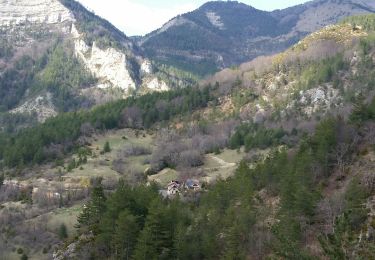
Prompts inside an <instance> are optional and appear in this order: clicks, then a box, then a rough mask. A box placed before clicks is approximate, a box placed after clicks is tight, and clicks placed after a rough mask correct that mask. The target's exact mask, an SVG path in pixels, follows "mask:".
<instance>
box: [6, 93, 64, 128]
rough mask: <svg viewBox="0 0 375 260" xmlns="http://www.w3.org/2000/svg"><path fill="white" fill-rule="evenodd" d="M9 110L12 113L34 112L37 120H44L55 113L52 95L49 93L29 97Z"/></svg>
mask: <svg viewBox="0 0 375 260" xmlns="http://www.w3.org/2000/svg"><path fill="white" fill-rule="evenodd" d="M10 112H11V113H14V114H17V113H21V114H28V113H36V115H37V117H38V121H39V122H44V121H46V119H48V118H49V117H53V116H56V115H57V112H56V109H55V107H54V105H53V103H52V95H51V94H50V93H47V94H46V95H43V96H42V95H40V96H37V97H36V98H34V99H30V100H28V101H26V102H25V103H24V104H22V105H21V106H19V107H17V108H15V109H13V110H12V111H10Z"/></svg>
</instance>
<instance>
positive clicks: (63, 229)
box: [58, 223, 68, 240]
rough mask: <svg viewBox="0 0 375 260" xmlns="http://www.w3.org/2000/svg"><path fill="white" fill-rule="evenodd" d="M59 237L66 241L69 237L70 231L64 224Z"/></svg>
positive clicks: (61, 226) (60, 228)
mask: <svg viewBox="0 0 375 260" xmlns="http://www.w3.org/2000/svg"><path fill="white" fill-rule="evenodd" d="M58 235H59V238H60V239H61V240H64V239H66V238H67V237H68V231H67V229H66V226H65V224H64V223H62V224H61V225H60V227H59V231H58Z"/></svg>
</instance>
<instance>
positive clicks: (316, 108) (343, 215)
mask: <svg viewBox="0 0 375 260" xmlns="http://www.w3.org/2000/svg"><path fill="white" fill-rule="evenodd" d="M77 27H78V25H77ZM374 39H375V15H362V16H356V17H349V18H345V19H344V20H343V21H342V22H340V23H338V24H335V25H329V26H326V27H324V28H323V29H320V30H318V31H316V32H314V33H312V34H309V35H308V36H307V37H304V38H303V39H301V40H300V41H299V42H298V43H297V44H295V45H293V46H291V47H290V48H288V49H287V50H285V51H284V52H280V53H278V54H275V55H272V56H267V57H258V58H256V59H254V60H252V61H249V62H246V63H243V64H241V65H239V66H237V67H232V68H228V69H225V70H223V71H220V72H218V73H216V74H215V75H212V76H211V77H208V78H206V79H205V80H204V81H202V82H201V83H200V84H199V85H198V86H192V87H190V88H177V89H174V90H170V91H167V92H153V93H149V94H147V95H142V96H133V97H129V98H127V99H123V100H117V101H115V102H108V103H106V104H105V105H101V106H97V107H95V108H93V109H90V110H83V111H79V112H73V113H60V114H59V115H57V116H56V117H53V118H50V119H48V120H46V121H45V122H44V123H41V124H38V125H37V126H35V127H30V128H26V129H23V130H20V131H18V132H16V133H7V132H0V223H1V227H2V228H1V230H0V259H13V258H18V257H20V256H21V257H22V259H27V258H32V259H34V258H36V259H41V260H44V259H46V260H47V259H55V260H62V259H128V258H132V259H155V258H158V257H159V258H163V259H221V258H225V259H374V257H375V248H374V239H375V232H374V228H375V222H374V219H375V199H374V198H375V182H374V180H375V174H374V170H373V169H374V167H375V40H374ZM119 48H123V47H121V46H120V47H119ZM135 51H136V50H135ZM59 52H61V51H59ZM59 52H58V53H59ZM56 55H57V54H54V55H53V56H56ZM57 57H59V55H57ZM54 62H55V61H54ZM54 62H53V63H54ZM48 73H50V72H49V71H48ZM48 73H47V72H46V74H48ZM3 176H4V177H3Z"/></svg>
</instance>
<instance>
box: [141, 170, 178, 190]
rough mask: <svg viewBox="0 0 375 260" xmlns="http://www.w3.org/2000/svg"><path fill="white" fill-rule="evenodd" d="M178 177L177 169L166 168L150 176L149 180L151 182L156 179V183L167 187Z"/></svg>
mask: <svg viewBox="0 0 375 260" xmlns="http://www.w3.org/2000/svg"><path fill="white" fill-rule="evenodd" d="M177 177H178V172H177V171H175V170H173V169H169V168H166V169H164V170H162V171H160V172H159V173H158V174H155V175H151V176H148V181H149V182H153V181H154V182H156V183H159V184H160V185H161V186H163V187H165V186H166V185H167V184H168V183H169V182H171V181H172V180H176V179H177Z"/></svg>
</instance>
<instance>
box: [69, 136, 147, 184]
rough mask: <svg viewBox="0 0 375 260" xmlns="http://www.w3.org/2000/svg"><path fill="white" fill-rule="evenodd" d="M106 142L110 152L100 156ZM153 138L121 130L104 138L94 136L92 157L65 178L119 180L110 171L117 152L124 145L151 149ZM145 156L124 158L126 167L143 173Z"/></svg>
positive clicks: (113, 172) (116, 173)
mask: <svg viewBox="0 0 375 260" xmlns="http://www.w3.org/2000/svg"><path fill="white" fill-rule="evenodd" d="M106 142H108V143H109V145H110V148H111V152H109V153H105V154H101V151H102V150H103V147H104V145H105V143H106ZM152 142H153V137H152V135H150V134H147V133H146V132H145V131H136V130H132V129H121V130H118V131H112V132H109V133H108V134H106V135H105V136H102V135H101V136H96V137H95V138H94V141H93V142H92V144H91V146H90V147H89V148H91V150H92V151H93V157H90V158H88V161H87V163H86V164H84V165H82V167H79V168H77V169H74V170H72V171H71V172H69V173H67V174H66V177H74V178H91V177H103V178H104V179H119V178H120V177H121V175H120V174H119V173H118V172H116V171H114V170H113V169H112V163H113V161H114V160H115V159H116V158H117V154H118V152H119V151H120V150H121V149H122V148H123V147H124V146H125V145H136V146H143V147H145V148H150V149H152V146H153V145H152ZM146 158H147V156H131V157H128V158H126V167H128V168H129V169H134V170H137V171H140V172H144V171H145V170H146V169H147V168H148V167H149V165H147V164H144V161H145V159H146Z"/></svg>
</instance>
